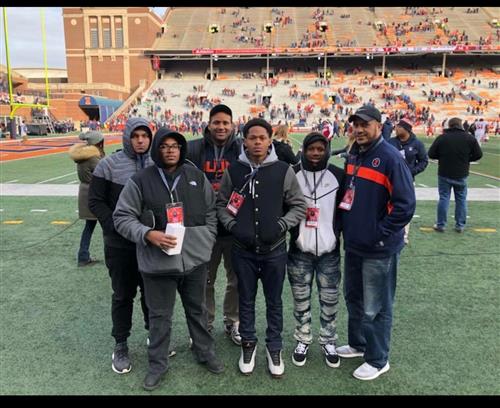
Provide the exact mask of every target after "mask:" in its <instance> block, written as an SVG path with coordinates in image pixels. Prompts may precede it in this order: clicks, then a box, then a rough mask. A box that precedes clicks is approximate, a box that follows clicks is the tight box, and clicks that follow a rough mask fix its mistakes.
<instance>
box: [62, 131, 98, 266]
mask: <svg viewBox="0 0 500 408" xmlns="http://www.w3.org/2000/svg"><path fill="white" fill-rule="evenodd" d="M80 139H81V140H84V141H86V142H87V143H86V144H81V143H77V144H75V145H73V146H71V147H70V149H69V152H68V153H69V156H70V157H71V159H72V160H73V161H74V162H75V163H76V170H77V173H78V179H79V180H80V186H79V188H78V216H79V218H80V219H82V220H85V227H84V228H83V231H82V236H81V238H80V248H79V249H78V257H77V262H78V266H79V267H83V266H90V265H94V264H95V263H96V262H99V261H98V260H96V259H94V258H91V256H90V241H91V240H92V234H93V232H94V229H95V226H96V225H97V218H96V216H95V215H94V214H92V212H91V211H90V209H89V204H88V201H89V186H90V181H91V180H92V173H93V172H94V169H95V168H96V166H97V163H99V160H101V159H102V158H103V157H104V155H105V153H104V136H103V135H102V133H100V132H97V131H93V132H87V133H81V134H80Z"/></svg>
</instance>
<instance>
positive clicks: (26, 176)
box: [0, 134, 500, 188]
mask: <svg viewBox="0 0 500 408" xmlns="http://www.w3.org/2000/svg"><path fill="white" fill-rule="evenodd" d="M186 137H187V138H188V139H192V135H191V134H187V135H186ZM303 137H304V135H303V134H292V135H291V139H292V141H293V148H294V151H297V150H298V148H299V147H300V146H301V144H302V140H303ZM422 140H423V141H424V143H426V144H427V145H430V141H429V139H427V138H422ZM344 145H345V139H344V138H341V139H334V140H333V142H332V149H336V148H340V147H343V146H344ZM120 147H121V146H120V145H119V144H116V145H111V146H106V154H110V153H111V152H113V151H115V150H117V149H119V148H120ZM427 147H429V146H427ZM483 150H484V158H483V159H481V161H480V163H479V164H477V165H471V171H478V172H480V173H483V174H487V175H492V176H495V177H500V139H495V138H491V139H490V142H489V143H487V144H485V145H484V148H483ZM331 161H332V162H333V163H335V164H336V165H338V166H341V167H342V166H343V164H344V160H343V159H340V158H338V157H333V158H332V159H331ZM61 176H64V177H61ZM59 177H60V178H59ZM53 178H56V179H54V180H50V179H53ZM12 180H17V181H16V183H21V184H33V183H39V182H42V181H46V180H50V181H48V182H47V183H50V184H75V183H77V180H78V179H77V175H76V166H75V164H74V162H73V161H72V160H71V159H70V158H69V156H68V154H67V153H58V154H53V155H49V156H42V157H35V158H31V159H24V160H16V161H11V162H4V163H0V183H5V182H8V181H12ZM415 182H416V183H417V187H423V186H427V187H437V164H434V163H429V166H428V167H427V169H426V170H425V171H424V172H423V173H421V174H420V175H418V176H417V177H416V179H415ZM487 184H490V186H488V185H487ZM491 186H495V187H500V180H495V179H492V178H488V177H483V176H479V175H475V174H472V173H471V174H470V176H469V187H470V188H473V187H481V188H491Z"/></svg>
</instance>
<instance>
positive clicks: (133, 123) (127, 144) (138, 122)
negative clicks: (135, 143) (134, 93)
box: [122, 118, 153, 160]
mask: <svg viewBox="0 0 500 408" xmlns="http://www.w3.org/2000/svg"><path fill="white" fill-rule="evenodd" d="M138 127H146V128H147V129H149V140H150V143H149V148H148V150H146V152H145V153H143V155H147V154H148V152H149V151H150V149H151V145H152V144H153V132H152V131H151V129H150V128H149V122H148V121H147V120H146V119H144V118H132V119H129V120H128V121H127V124H126V125H125V129H124V130H123V136H122V142H123V152H124V153H125V154H126V155H127V156H128V157H130V158H131V159H134V160H137V158H138V156H139V155H138V154H137V153H136V152H135V150H134V148H133V147H132V140H131V136H132V132H133V131H134V130H135V129H137V128H138Z"/></svg>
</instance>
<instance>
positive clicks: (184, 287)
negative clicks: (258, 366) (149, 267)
mask: <svg viewBox="0 0 500 408" xmlns="http://www.w3.org/2000/svg"><path fill="white" fill-rule="evenodd" d="M142 276H143V279H144V286H145V288H146V302H147V304H148V307H149V339H150V344H149V347H148V360H149V372H151V373H164V372H166V371H167V369H168V349H169V346H170V332H171V329H172V315H173V313H174V304H175V295H176V291H178V292H179V295H180V297H181V301H182V305H183V307H184V314H185V315H186V321H187V326H188V329H189V335H190V336H191V338H192V339H193V348H192V350H193V354H194V356H195V358H196V360H197V361H198V362H200V363H202V362H205V361H208V360H211V359H212V358H213V357H214V356H215V343H214V339H213V337H212V336H211V334H210V333H209V331H208V328H207V309H206V306H205V290H206V285H207V265H206V264H204V265H202V266H199V267H197V268H195V269H193V270H192V271H191V272H189V273H188V274H187V275H184V276H154V275H153V276H152V275H148V274H143V275H142Z"/></svg>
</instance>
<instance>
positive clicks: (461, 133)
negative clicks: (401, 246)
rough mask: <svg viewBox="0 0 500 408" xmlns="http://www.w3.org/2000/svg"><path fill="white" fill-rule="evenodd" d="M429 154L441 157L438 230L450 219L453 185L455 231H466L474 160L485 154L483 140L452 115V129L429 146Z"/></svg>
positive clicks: (433, 157) (436, 157) (449, 126)
mask: <svg viewBox="0 0 500 408" xmlns="http://www.w3.org/2000/svg"><path fill="white" fill-rule="evenodd" d="M429 157H430V158H431V159H436V160H438V161H439V164H438V191H439V202H438V205H437V220H436V224H435V225H434V230H435V231H437V232H444V231H445V229H446V224H447V222H448V208H449V205H450V195H451V189H453V192H454V193H455V231H456V232H458V233H462V232H463V231H464V229H465V224H466V222H467V177H468V176H469V167H470V162H473V161H476V160H479V159H480V158H481V157H483V152H482V150H481V147H480V146H479V142H478V141H477V139H476V138H474V136H472V135H471V134H470V133H469V132H466V131H465V130H464V129H463V126H462V120H461V119H460V118H451V119H450V120H449V122H448V129H445V131H444V132H443V134H442V135H439V136H438V137H437V138H436V140H434V142H433V143H432V145H431V147H430V148H429Z"/></svg>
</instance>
